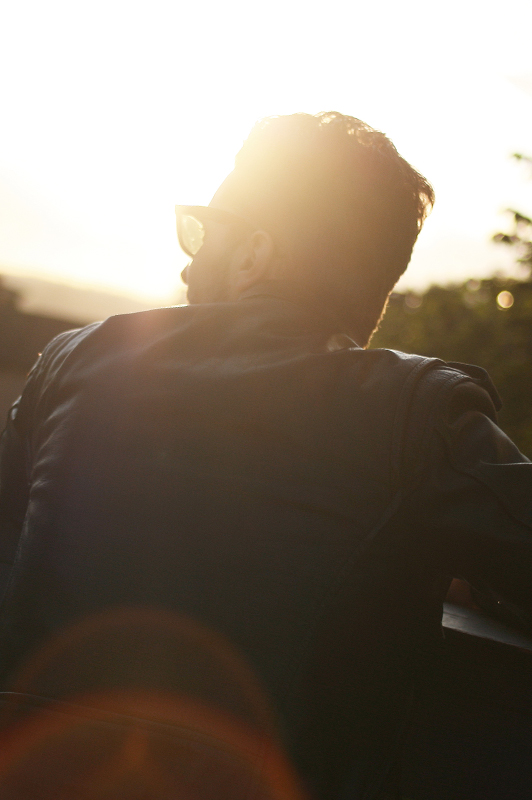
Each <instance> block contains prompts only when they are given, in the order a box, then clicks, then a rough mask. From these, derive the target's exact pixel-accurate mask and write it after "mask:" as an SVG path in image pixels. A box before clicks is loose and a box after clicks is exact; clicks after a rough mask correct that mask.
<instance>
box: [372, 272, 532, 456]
mask: <svg viewBox="0 0 532 800" xmlns="http://www.w3.org/2000/svg"><path fill="white" fill-rule="evenodd" d="M501 292H506V293H510V294H503V295H502V296H501ZM497 298H499V302H497ZM512 299H513V304H512V305H510V302H511V301H512ZM501 304H502V306H503V307H501ZM504 306H508V307H504ZM371 346H372V347H389V348H392V349H394V350H403V351H404V352H407V353H419V354H421V355H427V356H436V357H439V358H442V359H444V360H445V361H461V362H465V363H469V364H478V365H479V366H481V367H484V369H486V370H487V371H488V372H489V374H490V376H491V378H492V380H493V381H494V383H495V385H496V387H497V389H498V391H499V394H500V395H501V399H502V401H503V409H502V411H501V412H500V417H499V422H500V425H501V427H502V428H503V429H504V430H505V431H506V433H508V435H509V436H510V437H511V438H512V439H513V440H514V441H515V443H516V444H517V445H518V447H519V448H520V449H521V450H522V451H523V452H524V453H525V454H526V455H528V456H529V458H530V457H532V280H528V281H517V280H513V279H509V278H506V279H503V278H496V277H495V278H490V279H488V280H482V281H474V280H470V281H468V282H467V283H464V284H462V285H460V286H449V287H442V286H431V287H430V289H428V290H427V291H426V292H425V293H424V294H422V295H415V294H411V293H410V294H394V295H392V297H391V298H390V303H389V306H388V311H387V312H386V315H385V317H384V320H383V322H382V323H381V326H380V328H379V330H378V331H377V333H376V334H375V336H374V337H373V339H372V342H371Z"/></svg>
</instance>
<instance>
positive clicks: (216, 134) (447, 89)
mask: <svg viewBox="0 0 532 800" xmlns="http://www.w3.org/2000/svg"><path fill="white" fill-rule="evenodd" d="M531 30H532V3H530V2H529V0H508V2H505V3H504V4H503V3H500V2H490V3H485V2H472V0H460V2H458V1H457V0H448V2H446V3H445V4H436V3H427V2H426V1H425V0H424V2H417V1H414V0H403V2H401V3H397V2H396V0H394V2H388V0H382V2H380V3H373V4H369V3H361V2H352V1H351V2H345V1H344V2H339V0H329V1H328V2H327V3H324V2H319V3H318V2H315V0H307V2H305V3H302V2H294V0H270V2H268V4H258V3H251V2H249V0H246V1H245V2H244V1H242V2H241V1H240V0H228V2H226V3H223V4H222V3H214V2H203V3H194V2H193V0H188V1H187V2H184V0H179V2H178V1H177V0H172V1H171V2H170V1H169V0H150V2H145V0H137V1H136V2H135V0H128V2H122V0H104V2H101V0H92V1H91V2H90V3H87V2H83V0H78V2H75V3H74V2H72V0H68V1H67V2H64V1H63V0H47V2H45V3H43V2H42V0H17V2H14V0H10V2H9V1H6V0H4V4H3V5H2V7H1V10H0V110H1V120H2V122H1V125H0V273H6V272H8V273H12V274H22V275H33V276H38V277H48V278H50V279H53V280H60V281H65V282H69V283H73V284H75V285H81V286H88V287H89V286H91V287H97V288H106V289H108V290H110V291H113V292H117V291H118V292H123V293H126V294H129V295H130V296H136V297H142V298H143V299H145V300H147V301H149V302H153V304H154V305H155V304H162V303H167V302H171V301H172V300H175V299H176V298H179V297H180V296H181V292H182V286H181V284H180V282H179V273H180V271H181V269H182V268H183V266H184V265H185V263H186V257H185V256H183V255H182V254H181V253H180V252H179V249H178V246H177V242H176V236H175V224H174V205H175V204H176V203H183V204H185V203H190V204H206V203H208V202H209V200H210V197H211V196H212V194H213V193H214V191H215V189H216V187H217V185H218V184H219V183H220V182H221V180H222V179H223V178H224V176H225V175H226V174H227V173H228V172H229V171H230V170H231V168H232V164H233V158H234V155H235V153H236V152H237V150H238V149H239V148H240V146H241V144H242V142H243V140H244V139H245V137H246V135H247V133H248V132H249V130H250V128H251V127H252V125H253V124H254V122H255V121H256V120H257V119H259V118H261V117H264V116H268V115H272V114H289V113H293V112H295V111H306V112H310V113H316V112H318V111H324V110H338V111H341V112H343V113H346V114H351V115H353V116H357V117H360V118H361V119H363V120H364V121H366V122H368V123H369V124H370V125H372V126H373V127H376V128H378V129H380V130H383V131H384V132H385V133H386V134H387V135H388V136H389V137H390V138H391V139H392V141H394V143H395V144H396V146H397V148H398V150H399V152H400V153H401V154H402V155H403V156H404V157H405V158H406V159H407V160H409V161H410V162H411V163H412V164H413V165H414V166H415V167H416V168H417V169H418V170H419V171H421V172H422V173H423V174H424V175H426V177H427V178H428V179H429V180H430V181H431V183H432V184H433V186H434V188H435V191H436V205H435V208H434V211H433V213H432V215H431V217H430V218H429V220H428V222H427V223H426V226H425V229H424V231H423V232H422V234H421V236H420V239H419V241H418V244H417V246H416V250H415V252H414V257H413V260H412V264H411V267H410V269H409V271H408V273H407V277H406V278H403V279H402V283H401V287H403V288H404V287H412V288H421V287H423V286H426V285H428V284H430V283H431V282H440V283H447V282H450V281H458V280H464V279H466V278H468V277H471V276H474V277H478V276H483V275H489V274H492V273H493V272H494V271H495V270H499V269H508V268H510V265H511V258H510V255H509V254H508V253H506V252H505V248H504V247H501V246H496V245H493V244H491V243H490V241H489V240H490V236H491V235H492V234H493V233H494V232H496V231H497V230H501V229H502V228H504V226H505V225H506V221H505V218H504V216H503V215H502V214H501V212H502V210H503V209H505V208H508V207H513V208H518V209H519V210H521V211H523V212H525V213H527V212H528V213H529V214H531V213H532V175H530V173H529V172H527V168H526V166H525V165H524V164H518V163H517V162H515V161H513V160H512V159H511V158H510V156H511V154H512V153H514V152H524V153H528V154H532V56H531V55H530V52H531V51H530V31H531Z"/></svg>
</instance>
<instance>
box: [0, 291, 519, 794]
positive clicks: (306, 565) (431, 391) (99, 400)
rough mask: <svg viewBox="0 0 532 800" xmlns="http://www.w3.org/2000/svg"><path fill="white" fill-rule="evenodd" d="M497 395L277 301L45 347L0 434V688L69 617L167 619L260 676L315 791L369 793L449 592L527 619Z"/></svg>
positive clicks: (123, 325)
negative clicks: (219, 642) (205, 629)
mask: <svg viewBox="0 0 532 800" xmlns="http://www.w3.org/2000/svg"><path fill="white" fill-rule="evenodd" d="M494 400H495V402H497V400H496V394H495V393H494V390H493V388H492V386H491V384H490V382H489V379H488V378H487V376H486V375H485V373H484V372H483V371H482V370H479V369H478V368H470V367H463V368H460V369H457V368H455V367H452V366H450V365H448V364H445V363H444V362H441V361H438V360H436V359H428V358H422V357H418V356H410V355H405V354H403V353H397V352H393V351H389V350H367V351H366V350H362V349H359V348H357V347H352V346H351V347H345V346H344V347H342V344H341V342H338V340H336V342H332V343H331V340H330V337H329V327H328V324H327V321H326V320H325V319H324V320H320V319H319V318H318V317H316V315H315V313H310V312H308V311H306V310H305V309H303V308H302V307H300V306H298V305H297V304H294V303H292V302H289V301H285V300H279V299H275V298H272V297H260V296H255V297H248V298H246V299H244V300H241V301H239V302H238V303H234V304H229V303H228V304H216V305H212V306H191V307H178V308H167V309H158V310H154V311H150V312H145V313H141V314H131V315H126V316H119V317H112V318H110V319H108V320H107V321H105V322H104V323H101V324H95V325H92V326H89V327H87V328H85V329H83V330H80V331H74V332H69V333H65V334H62V335H60V336H59V337H58V338H57V339H55V340H54V341H53V342H52V343H51V344H50V345H49V346H48V347H47V348H46V350H45V351H44V353H43V355H42V357H41V358H40V360H39V361H38V362H37V364H36V366H35V367H34V369H33V371H32V373H31V375H30V377H29V380H28V383H27V386H26V389H25V391H24V393H23V395H22V398H21V399H20V401H19V402H18V403H17V404H16V405H15V407H14V409H13V410H12V412H11V415H10V419H9V423H8V426H7V429H6V431H5V433H4V437H3V450H2V460H1V487H0V557H1V560H2V565H3V568H4V570H5V574H6V576H7V575H9V576H10V580H9V588H8V590H7V594H6V597H5V600H4V603H3V606H2V609H1V614H0V626H1V627H0V636H1V642H2V671H1V675H2V682H3V686H4V687H9V686H11V685H13V681H14V676H16V674H17V672H18V671H19V669H20V666H21V664H22V663H23V661H24V659H26V658H27V657H28V655H29V654H30V653H31V652H32V650H34V649H35V648H37V647H38V646H40V645H41V644H42V643H43V642H45V641H46V640H47V639H48V638H49V637H50V636H51V635H52V634H53V633H54V632H56V631H57V630H59V629H61V628H62V627H63V626H65V625H67V624H68V623H70V622H72V621H73V620H75V619H78V618H80V617H82V616H84V615H87V614H90V613H93V612H97V611H100V610H101V609H104V608H110V607H115V606H124V605H126V606H145V607H146V606H147V607H163V608H166V609H170V610H176V611H178V612H179V613H182V614H186V615H188V616H190V617H192V618H194V619H197V620H200V621H201V622H202V623H204V624H206V625H208V626H210V627H213V628H215V629H216V630H217V631H218V632H220V633H222V634H223V635H225V636H226V637H227V638H228V639H229V640H230V641H231V642H232V643H233V644H234V646H235V647H237V648H238V649H239V651H240V652H241V653H242V654H243V655H244V657H245V658H246V659H247V661H248V662H249V663H250V664H251V665H252V667H253V669H254V670H255V671H256V673H257V674H258V675H259V677H260V679H261V681H262V683H263V684H264V686H265V687H266V689H267V691H268V694H269V696H270V698H271V699H272V702H273V703H274V705H275V707H276V709H277V712H278V715H279V718H280V721H281V726H282V728H283V735H284V740H285V743H286V746H287V749H288V752H289V753H290V755H291V757H292V759H293V760H294V762H295V763H296V765H297V767H298V769H299V771H300V772H301V774H302V775H303V776H304V778H305V780H306V781H307V782H308V784H309V785H310V786H311V787H312V789H313V791H314V792H315V794H316V796H317V797H320V798H329V797H330V798H333V797H334V798H341V797H344V796H345V797H348V796H350V795H349V792H350V791H353V792H354V791H355V790H356V791H358V792H359V796H361V797H371V796H372V794H373V793H374V792H375V791H376V789H377V787H378V782H379V779H380V777H382V775H383V774H384V771H385V765H386V764H387V763H388V761H389V759H390V754H391V753H392V752H393V750H394V746H395V743H396V741H397V739H398V737H399V736H400V730H401V728H400V725H401V721H402V720H403V719H404V711H405V708H406V706H407V704H408V697H409V691H410V688H409V687H410V685H411V680H412V675H413V674H414V673H415V669H416V667H417V666H418V665H419V663H420V651H421V650H423V649H426V648H427V647H429V646H430V643H431V642H432V641H434V640H436V639H437V638H438V636H439V631H440V620H441V608H442V599H443V597H444V594H445V590H446V586H447V584H448V581H449V578H450V577H451V576H462V577H464V578H466V579H468V580H469V581H471V582H472V583H473V584H474V585H476V586H478V587H479V588H482V587H483V586H489V587H490V588H491V589H492V590H494V591H496V592H498V593H499V594H501V595H502V596H504V597H506V598H507V599H508V600H509V601H511V602H513V603H514V604H516V605H518V606H519V607H521V608H524V609H528V610H531V609H532V580H531V578H532V464H531V463H530V462H528V460H527V459H526V458H525V457H524V456H523V455H521V454H520V453H519V451H518V450H517V449H516V447H515V446H514V445H513V444H512V443H511V442H510V441H509V440H508V438H507V437H506V436H505V435H504V434H503V433H502V432H501V431H500V429H499V428H498V427H497V426H496V424H495V408H494ZM13 564H14V566H13ZM154 680H155V678H154ZM157 681H159V682H162V683H165V682H166V683H169V684H170V685H171V683H172V675H171V670H170V673H169V674H167V675H164V676H161V675H158V676H157Z"/></svg>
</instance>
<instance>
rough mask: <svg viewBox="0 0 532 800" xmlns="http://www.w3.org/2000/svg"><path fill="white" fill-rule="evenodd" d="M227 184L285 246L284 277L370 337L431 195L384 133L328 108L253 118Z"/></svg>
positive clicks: (363, 338)
mask: <svg viewBox="0 0 532 800" xmlns="http://www.w3.org/2000/svg"><path fill="white" fill-rule="evenodd" d="M227 189H228V190H229V194H230V196H231V202H232V204H233V202H234V205H235V208H238V210H240V211H241V212H242V213H245V215H246V216H247V217H248V218H250V219H252V220H253V221H254V222H256V223H258V224H260V225H261V226H262V227H264V228H265V229H266V230H268V231H270V232H271V233H272V236H274V238H275V239H276V242H277V243H278V245H279V248H280V250H283V249H284V251H285V254H286V255H287V264H288V263H291V267H292V273H291V275H290V276H288V275H287V278H289V279H290V280H291V281H292V282H297V283H298V284H299V285H300V287H301V288H303V287H304V289H305V291H306V292H307V293H308V294H310V295H312V296H313V297H314V298H315V299H319V300H320V302H321V303H323V304H324V306H325V307H327V308H328V309H329V310H331V311H334V313H335V314H336V316H337V317H339V318H340V320H341V323H342V327H343V328H344V330H346V331H348V332H349V333H351V335H353V336H354V338H355V339H356V341H357V342H358V344H359V345H361V346H363V347H364V346H366V344H367V343H368V341H369V339H370V337H371V334H372V333H373V331H374V330H375V328H376V326H377V325H378V322H379V320H380V318H381V316H382V312H383V309H384V307H385V305H386V301H387V298H388V295H389V294H390V292H391V290H392V288H393V287H394V285H395V283H396V282H397V280H398V279H399V277H400V276H401V275H402V273H403V272H404V271H405V269H406V267H407V265H408V262H409V261H410V257H411V254H412V248H413V246H414V243H415V241H416V238H417V235H418V233H419V231H420V230H421V227H422V225H423V222H424V220H425V217H426V215H427V213H428V211H429V209H430V207H431V206H432V204H433V202H434V193H433V190H432V187H431V186H430V184H429V183H428V182H427V181H426V180H425V178H423V176H422V175H420V174H419V173H418V172H416V170H415V169H414V168H413V167H411V166H410V164H408V162H407V161H405V160H404V158H402V157H401V156H400V155H399V153H398V152H397V150H396V149H395V147H394V145H393V144H392V142H391V141H390V140H389V139H388V138H387V137H386V136H385V135H384V134H383V133H380V131H376V130H374V129H373V128H371V127H370V126H369V125H366V124H365V123H364V122H361V121H360V120H359V119H356V118H355V117H349V116H345V115H343V114H339V113H338V112H335V111H333V112H323V113H321V114H316V115H315V116H314V115H312V114H293V115H290V116H282V117H269V118H266V119H264V120H261V121H260V122H258V123H257V124H256V125H255V127H254V128H253V129H252V131H251V133H250V135H249V137H248V139H247V140H246V141H245V143H244V145H243V147H242V149H241V150H240V152H239V153H238V155H237V157H236V160H235V169H234V171H233V172H232V173H231V175H230V176H229V178H228V181H227Z"/></svg>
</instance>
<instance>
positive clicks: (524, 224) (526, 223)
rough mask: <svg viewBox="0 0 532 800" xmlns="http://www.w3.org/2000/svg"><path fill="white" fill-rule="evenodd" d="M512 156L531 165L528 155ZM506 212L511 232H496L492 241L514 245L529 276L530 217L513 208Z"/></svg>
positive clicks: (531, 266)
mask: <svg viewBox="0 0 532 800" xmlns="http://www.w3.org/2000/svg"><path fill="white" fill-rule="evenodd" d="M513 158H515V159H516V160H517V161H524V162H525V163H526V164H528V165H529V166H530V167H532V158H531V157H530V156H524V155H522V153H514V154H513ZM506 213H507V214H509V215H510V217H511V219H512V231H511V233H496V234H495V235H494V236H493V241H494V242H500V243H502V244H507V245H510V246H511V247H514V248H515V250H516V253H517V255H518V258H517V262H518V263H519V264H522V265H523V267H524V268H525V269H527V270H528V275H529V276H530V275H531V274H532V219H530V217H527V216H525V215H524V214H521V213H520V212H519V211H515V210H514V209H513V208H508V209H507V211H506Z"/></svg>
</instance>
